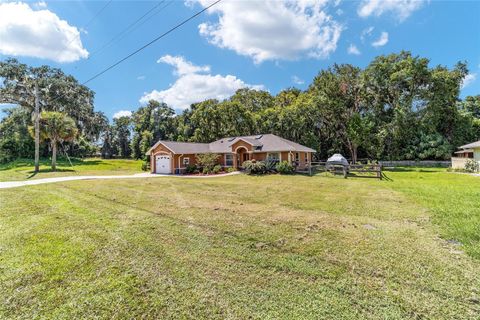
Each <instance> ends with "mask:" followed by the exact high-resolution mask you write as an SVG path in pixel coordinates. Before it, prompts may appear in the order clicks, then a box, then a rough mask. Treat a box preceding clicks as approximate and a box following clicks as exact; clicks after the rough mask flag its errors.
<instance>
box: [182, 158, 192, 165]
mask: <svg viewBox="0 0 480 320" xmlns="http://www.w3.org/2000/svg"><path fill="white" fill-rule="evenodd" d="M189 164H190V158H183V165H184V166H188V165H189Z"/></svg>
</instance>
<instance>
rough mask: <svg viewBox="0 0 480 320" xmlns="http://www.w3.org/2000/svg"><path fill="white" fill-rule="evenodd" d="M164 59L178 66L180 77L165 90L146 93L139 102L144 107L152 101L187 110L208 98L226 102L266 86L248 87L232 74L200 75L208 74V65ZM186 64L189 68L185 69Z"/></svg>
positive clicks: (176, 70)
mask: <svg viewBox="0 0 480 320" xmlns="http://www.w3.org/2000/svg"><path fill="white" fill-rule="evenodd" d="M165 57H171V56H165ZM165 57H162V58H160V59H159V61H163V62H165V63H168V64H171V65H173V66H174V67H175V72H174V73H175V74H177V75H178V76H179V77H178V79H177V80H176V81H175V83H174V84H172V85H171V86H170V87H169V88H168V89H166V90H160V91H159V90H153V91H151V92H148V93H147V92H146V93H145V94H144V95H143V96H142V97H141V98H140V103H142V104H145V103H147V102H148V101H150V100H157V101H160V102H165V103H166V104H168V105H169V106H172V107H173V108H176V109H187V108H188V107H190V105H191V104H192V103H195V102H201V101H203V100H206V99H218V100H224V99H227V98H228V97H230V96H231V95H233V94H234V93H235V91H237V90H238V89H241V88H245V87H250V88H253V89H259V90H260V89H263V86H260V85H249V84H247V83H245V82H244V81H242V80H241V79H238V78H237V77H235V76H232V75H227V76H222V75H218V74H217V75H211V74H200V72H202V73H204V72H206V70H208V71H209V70H210V67H208V69H207V68H206V66H203V67H201V66H195V65H193V64H192V63H191V62H189V61H186V60H185V59H184V58H182V57H178V56H177V57H171V58H172V59H170V58H169V59H163V58H165ZM165 60H168V61H177V62H178V61H182V63H179V64H177V63H170V62H167V61H165ZM184 63H186V65H188V66H189V67H188V68H184V66H185V64H184Z"/></svg>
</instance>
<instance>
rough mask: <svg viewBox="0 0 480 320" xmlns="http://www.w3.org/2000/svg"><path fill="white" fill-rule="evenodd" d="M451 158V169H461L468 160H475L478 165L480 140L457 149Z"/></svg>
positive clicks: (479, 160)
mask: <svg viewBox="0 0 480 320" xmlns="http://www.w3.org/2000/svg"><path fill="white" fill-rule="evenodd" d="M459 149H460V150H458V151H456V152H455V157H452V168H453V169H463V168H465V163H466V162H467V160H468V159H473V160H476V161H478V162H479V163H480V140H479V141H477V142H472V143H469V144H466V145H464V146H461V147H459Z"/></svg>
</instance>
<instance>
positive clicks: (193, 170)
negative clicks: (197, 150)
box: [185, 164, 198, 174]
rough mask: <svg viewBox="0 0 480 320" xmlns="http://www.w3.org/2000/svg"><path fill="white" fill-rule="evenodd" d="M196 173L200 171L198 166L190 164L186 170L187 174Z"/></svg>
mask: <svg viewBox="0 0 480 320" xmlns="http://www.w3.org/2000/svg"><path fill="white" fill-rule="evenodd" d="M196 172H198V169H197V166H196V165H194V164H189V165H188V166H187V167H186V168H185V173H188V174H192V173H196Z"/></svg>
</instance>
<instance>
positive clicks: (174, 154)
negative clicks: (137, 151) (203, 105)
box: [147, 134, 315, 174]
mask: <svg viewBox="0 0 480 320" xmlns="http://www.w3.org/2000/svg"><path fill="white" fill-rule="evenodd" d="M313 152H315V150H313V149H311V148H308V147H305V146H302V145H301V144H298V143H296V142H293V141H290V140H287V139H283V138H281V137H279V136H276V135H274V134H260V135H256V136H243V137H231V138H224V139H220V140H217V141H214V142H211V143H193V142H174V141H162V140H160V141H158V142H157V143H155V145H154V146H153V147H151V148H150V150H148V151H147V155H150V170H151V172H152V173H170V174H178V173H183V172H184V171H185V169H186V167H187V166H188V165H193V164H196V155H197V154H202V153H216V154H218V155H219V159H218V164H220V165H221V166H222V167H233V168H241V167H242V163H243V162H244V161H247V160H258V161H274V162H280V161H284V160H285V161H288V162H290V163H292V164H294V165H296V166H297V168H305V167H306V166H307V164H308V163H309V162H310V161H311V160H312V153H313Z"/></svg>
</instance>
